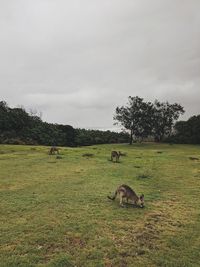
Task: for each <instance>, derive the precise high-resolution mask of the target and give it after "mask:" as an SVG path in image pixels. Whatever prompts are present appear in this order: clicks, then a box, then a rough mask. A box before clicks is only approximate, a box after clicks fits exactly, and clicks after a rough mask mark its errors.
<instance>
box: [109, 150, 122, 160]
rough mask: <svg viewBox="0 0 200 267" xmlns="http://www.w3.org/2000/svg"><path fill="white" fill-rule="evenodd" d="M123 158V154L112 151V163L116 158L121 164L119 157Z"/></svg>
mask: <svg viewBox="0 0 200 267" xmlns="http://www.w3.org/2000/svg"><path fill="white" fill-rule="evenodd" d="M120 156H121V152H120V151H119V152H117V151H112V152H111V161H113V159H114V158H115V162H119V157H120Z"/></svg>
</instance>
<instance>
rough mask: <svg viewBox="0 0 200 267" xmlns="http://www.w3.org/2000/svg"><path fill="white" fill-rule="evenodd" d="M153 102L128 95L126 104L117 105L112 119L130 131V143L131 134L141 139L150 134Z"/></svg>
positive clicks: (131, 141) (131, 139)
mask: <svg viewBox="0 0 200 267" xmlns="http://www.w3.org/2000/svg"><path fill="white" fill-rule="evenodd" d="M153 111H154V108H153V104H152V103H150V102H144V101H143V98H140V97H138V96H136V97H131V96H129V97H128V103H127V105H126V106H122V107H117V108H116V111H115V112H116V114H115V115H114V117H113V119H114V120H115V121H117V122H116V124H117V123H120V124H121V125H122V126H123V127H124V128H125V129H127V130H129V131H130V144H132V143H133V136H135V137H136V138H140V140H143V139H144V138H145V137H147V136H149V135H150V134H151V130H152V123H153V120H152V115H153Z"/></svg>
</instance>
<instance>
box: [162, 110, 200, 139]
mask: <svg viewBox="0 0 200 267" xmlns="http://www.w3.org/2000/svg"><path fill="white" fill-rule="evenodd" d="M167 141H171V142H174V143H182V144H200V115H197V116H192V117H191V118H189V119H188V120H187V121H178V122H177V123H176V124H175V126H174V134H173V135H172V136H171V137H170V138H169V140H167Z"/></svg>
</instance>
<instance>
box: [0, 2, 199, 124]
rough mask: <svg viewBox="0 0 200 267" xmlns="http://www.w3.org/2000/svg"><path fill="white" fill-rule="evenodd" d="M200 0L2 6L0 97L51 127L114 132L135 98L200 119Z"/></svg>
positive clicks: (5, 4)
mask: <svg viewBox="0 0 200 267" xmlns="http://www.w3.org/2000/svg"><path fill="white" fill-rule="evenodd" d="M199 9H200V2H199V1H198V0H191V1H188V0H151V1H149V0H135V1H129V0H110V1H107V0H103V1H97V0H85V1H81V0H74V1H69V0H57V1H55V0H35V1H31V0H19V1H14V0H10V1H5V0H0V32H1V34H0V58H1V61H0V91H1V96H2V98H3V99H4V100H6V101H7V102H8V103H9V104H10V105H17V104H22V105H24V106H25V107H26V108H27V109H28V108H36V109H39V111H42V113H43V119H45V120H47V121H49V122H58V123H70V124H72V125H74V126H76V127H103V128H106V127H107V128H111V127H113V126H112V124H113V120H112V117H113V113H114V110H115V108H116V106H117V105H123V104H125V103H126V101H127V97H128V96H129V95H132V96H134V95H139V96H141V97H144V98H145V100H154V99H155V98H158V99H160V100H162V101H165V100H168V101H170V102H175V101H176V102H179V103H180V104H182V105H183V106H184V107H185V109H186V114H185V115H184V117H183V118H188V117H189V116H191V115H193V114H197V113H200V108H199V104H198V99H199V98H200V90H199V86H200V78H199V71H200V53H199V52H200V51H199V50H200V49H199V47H200V38H199V36H200V17H199Z"/></svg>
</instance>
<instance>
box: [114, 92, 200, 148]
mask: <svg viewBox="0 0 200 267" xmlns="http://www.w3.org/2000/svg"><path fill="white" fill-rule="evenodd" d="M184 112H185V111H184V108H183V107H182V106H181V105H180V104H178V103H173V104H170V103H169V102H160V101H158V100H155V101H154V102H153V103H152V102H145V101H144V99H143V98H140V97H138V96H136V97H132V96H129V98H128V103H127V104H126V105H125V106H121V107H117V108H116V110H115V115H114V120H115V121H116V124H120V125H121V126H123V127H124V128H125V129H126V130H128V131H129V133H130V137H129V142H130V144H132V143H133V141H134V140H137V141H143V140H144V139H149V140H152V139H153V140H154V141H156V142H161V141H166V142H174V143H194V144H199V143H200V115H198V116H193V117H191V118H190V119H189V120H188V121H178V122H177V120H178V118H179V117H180V115H182V114H184Z"/></svg>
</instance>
